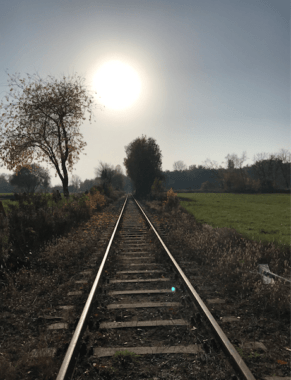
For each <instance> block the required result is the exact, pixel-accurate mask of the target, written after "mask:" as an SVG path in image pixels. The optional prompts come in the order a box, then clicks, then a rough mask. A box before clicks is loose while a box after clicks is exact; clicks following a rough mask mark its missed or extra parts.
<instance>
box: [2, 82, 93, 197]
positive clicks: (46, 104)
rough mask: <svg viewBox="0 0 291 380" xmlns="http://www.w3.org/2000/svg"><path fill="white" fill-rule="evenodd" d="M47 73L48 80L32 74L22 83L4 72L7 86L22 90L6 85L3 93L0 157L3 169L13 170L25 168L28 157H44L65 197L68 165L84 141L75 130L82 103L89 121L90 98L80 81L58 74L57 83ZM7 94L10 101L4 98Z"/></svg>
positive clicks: (74, 158) (76, 157)
mask: <svg viewBox="0 0 291 380" xmlns="http://www.w3.org/2000/svg"><path fill="white" fill-rule="evenodd" d="M8 75H9V74H8ZM27 75H28V77H29V78H30V79H31V76H30V75H29V74H27ZM9 76H10V75H9ZM49 78H51V81H49V80H46V81H44V80H42V79H40V78H39V77H38V78H35V80H34V82H32V83H29V85H26V83H25V79H19V77H16V75H15V76H14V78H12V77H10V86H17V87H19V88H20V89H22V90H23V92H22V95H20V94H19V93H17V94H16V88H15V87H12V88H10V93H9V95H6V96H5V98H6V101H7V102H8V104H6V105H5V106H4V105H3V102H1V104H0V125H1V126H2V128H1V129H0V158H1V159H2V160H3V162H4V165H5V166H6V167H7V168H8V170H13V169H14V170H15V171H16V172H17V173H18V172H19V170H20V169H21V168H22V167H27V168H29V169H30V170H31V164H32V162H33V161H34V160H40V161H46V162H48V163H49V164H50V165H52V166H53V167H54V169H55V170H56V175H55V176H57V175H58V176H59V177H60V179H61V181H62V185H63V191H64V196H65V197H68V196H69V190H68V183H69V178H68V171H72V170H73V165H74V164H75V163H76V162H77V161H78V160H79V154H80V152H81V151H82V150H83V149H84V147H85V146H86V145H87V144H86V143H85V142H83V141H82V137H83V136H82V134H81V133H80V132H79V124H80V120H81V119H82V120H86V118H84V113H85V110H86V108H87V110H88V112H89V113H90V119H89V120H90V121H91V104H92V103H93V101H92V97H90V98H89V96H88V95H87V93H86V90H85V89H84V87H83V86H82V84H81V82H80V80H78V79H77V80H76V81H75V82H72V81H70V80H69V81H66V78H65V76H63V78H62V80H60V81H59V82H58V81H57V80H56V79H55V80H53V79H54V78H52V77H51V76H49ZM78 78H80V77H78ZM9 96H11V97H13V98H14V99H15V100H16V101H13V100H11V101H10V100H9ZM9 101H10V102H9ZM3 110H5V112H4V113H3Z"/></svg>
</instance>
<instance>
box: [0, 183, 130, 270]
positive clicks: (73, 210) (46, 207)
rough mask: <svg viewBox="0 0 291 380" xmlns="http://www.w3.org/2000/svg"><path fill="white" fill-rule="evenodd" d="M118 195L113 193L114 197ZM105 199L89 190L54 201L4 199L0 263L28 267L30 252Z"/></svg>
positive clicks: (88, 214)
mask: <svg viewBox="0 0 291 380" xmlns="http://www.w3.org/2000/svg"><path fill="white" fill-rule="evenodd" d="M122 195H123V193H120V192H119V193H116V194H114V199H116V198H117V197H119V196H122ZM107 199H108V198H106V197H105V196H104V195H102V194H101V193H100V192H99V191H95V190H92V192H91V193H89V194H88V195H87V196H86V195H84V194H78V195H71V196H70V197H69V198H62V200H61V201H59V202H58V203H57V204H56V203H55V202H54V201H53V199H52V196H51V194H46V195H43V194H29V195H26V196H24V195H20V196H19V200H18V201H16V202H8V201H4V207H5V203H6V202H8V210H7V208H6V210H5V212H6V215H7V218H5V219H3V218H1V220H0V248H1V249H0V265H2V268H9V269H10V270H11V269H14V270H16V269H17V268H19V267H21V266H23V265H25V266H29V262H30V254H31V252H32V253H33V254H34V253H35V252H36V251H37V250H38V249H40V248H41V247H43V246H44V245H45V244H46V243H47V242H49V241H51V240H53V239H54V238H55V237H57V236H61V235H63V234H65V233H66V232H68V231H69V230H70V229H71V228H72V227H73V226H76V225H78V224H80V223H81V222H82V221H86V220H88V219H89V218H90V217H91V216H92V215H93V214H94V212H95V211H101V210H102V209H103V208H104V207H105V206H106V205H107V203H108V202H107ZM109 200H110V199H109ZM0 272H1V270H0ZM0 274H1V273H0Z"/></svg>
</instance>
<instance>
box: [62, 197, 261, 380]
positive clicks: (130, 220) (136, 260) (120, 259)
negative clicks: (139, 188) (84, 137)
mask: <svg viewBox="0 0 291 380" xmlns="http://www.w3.org/2000/svg"><path fill="white" fill-rule="evenodd" d="M153 234H154V235H155V236H156V239H158V241H159V242H160V246H161V249H162V253H161V252H160V253H159V255H158V256H157V255H156V254H155V251H156V249H155V248H154V246H153V245H151V244H150V243H152V241H151V240H152V236H153ZM160 235H161V234H159V233H158V232H157V230H156V229H155V227H154V226H153V224H152V223H151V221H150V220H149V218H148V217H147V215H146V214H145V212H144V210H143V209H142V207H141V206H140V205H139V203H138V202H137V201H136V200H135V199H134V198H133V196H131V195H128V196H127V197H126V200H125V202H124V205H123V207H122V210H121V213H120V215H119V218H118V220H117V222H116V224H115V227H114V230H113V233H112V235H111V237H110V239H109V243H108V245H107V248H106V251H105V254H104V257H103V260H102V262H101V265H100V267H99V268H98V272H97V275H96V278H95V280H94V283H93V286H92V288H91V291H90V293H89V296H88V298H87V301H86V303H85V307H84V309H83V312H82V314H81V317H80V319H79V322H78V324H77V327H76V329H75V332H74V334H73V337H72V340H71V342H70V344H69V347H68V349H67V352H66V355H65V357H64V360H63V363H62V365H61V368H60V370H59V373H58V376H57V380H64V379H69V378H70V377H71V376H72V373H73V371H74V368H75V366H76V365H77V364H76V362H77V358H78V351H79V349H80V346H81V341H82V335H83V333H84V331H85V329H86V327H87V324H88V322H89V318H90V315H91V313H92V309H93V308H94V307H96V306H97V305H98V295H100V294H102V296H103V297H104V296H105V297H109V296H110V297H113V298H112V299H114V297H117V298H118V297H121V296H132V297H138V298H137V300H136V298H134V300H135V301H133V302H130V303H121V302H116V301H115V302H113V303H111V304H107V309H108V311H109V313H111V314H110V315H111V316H110V317H109V318H108V322H102V323H100V324H99V323H98V324H97V325H96V330H101V331H102V330H103V329H109V330H110V329H118V330H119V329H126V328H127V329H128V328H130V329H132V330H138V329H139V330H141V328H142V329H143V330H149V329H151V328H152V327H156V326H163V328H169V329H171V328H173V327H182V326H183V327H184V328H186V335H188V336H190V334H189V331H190V330H191V329H192V328H193V326H194V325H197V324H199V323H201V321H203V323H204V324H205V326H207V327H206V328H207V330H209V331H211V332H212V334H213V338H212V339H211V344H212V345H213V346H214V347H216V348H217V347H218V348H219V349H220V348H222V350H223V351H224V353H225V355H226V356H227V358H228V359H229V363H231V365H232V366H233V368H234V370H235V371H236V373H237V374H238V375H239V377H240V378H242V379H247V380H255V378H254V376H253V375H252V373H251V372H250V370H249V368H248V367H247V366H246V364H245V363H244V361H243V359H242V358H241V356H240V355H239V354H238V352H237V351H236V349H235V348H234V346H233V345H232V344H231V343H230V341H229V340H228V338H227V337H226V335H225V334H224V332H223V331H222V329H221V328H220V326H219V324H218V323H217V322H216V320H215V319H214V317H213V316H212V315H211V313H210V311H209V310H208V308H207V307H206V305H205V304H204V302H203V301H202V299H201V298H200V297H199V294H198V293H197V292H196V290H195V289H194V288H193V286H192V284H191V282H190V281H189V280H188V278H187V277H186V275H185V274H184V272H183V271H182V269H181V268H180V267H179V265H178V264H177V262H176V261H175V259H174V257H173V256H172V255H171V253H170V251H169V249H168V248H167V247H166V245H165V243H164V242H163V240H162V237H161V236H160ZM113 242H116V244H117V245H118V247H119V248H118V250H116V249H114V250H113V249H112V246H113ZM112 251H113V252H112ZM109 268H110V269H109ZM112 268H113V269H112ZM106 269H108V270H106ZM108 273H109V274H110V276H108ZM139 285H142V286H141V288H140V289H139ZM128 286H130V288H128ZM112 289H114V290H112ZM149 296H151V297H150V299H151V301H152V300H153V299H154V298H155V297H157V299H156V302H148V297H149ZM161 297H162V299H163V302H161V301H160V299H161ZM173 301H174V302H173ZM176 301H181V302H176ZM169 308H171V310H173V309H174V310H178V311H180V312H178V314H180V315H181V314H182V315H189V313H188V314H187V313H184V312H183V310H186V308H188V310H189V308H190V315H192V317H190V318H189V319H188V320H187V319H186V318H184V319H174V318H172V315H171V316H170V314H169V313H167V312H163V311H164V310H166V311H167V310H169ZM120 310H121V313H122V310H126V314H128V315H129V316H131V317H132V318H131V321H119V320H120V319H121V320H122V319H123V320H124V318H117V314H118V312H120ZM153 310H159V311H161V310H162V312H161V313H160V314H159V313H156V315H164V316H165V317H166V318H156V319H154V320H153V319H149V318H147V316H148V315H153V313H152V311H153ZM141 311H142V314H141ZM150 312H151V313H150ZM135 313H136V315H135ZM194 329H195V327H194ZM96 333H97V331H96ZM180 341H182V339H180V340H178V341H177V342H176V341H172V344H171V345H164V346H161V345H160V344H156V345H153V344H154V343H156V341H154V342H153V343H152V344H151V345H150V346H146V345H145V344H140V345H139V346H136V345H134V346H133V347H127V346H126V347H125V346H124V345H123V343H124V342H122V341H121V342H119V344H118V346H116V347H106V346H104V347H103V346H101V345H98V346H97V347H95V348H94V353H93V355H94V356H96V357H105V356H113V355H114V353H115V352H116V351H121V350H125V349H126V350H129V351H131V352H134V353H136V354H138V355H143V354H151V355H155V354H197V353H198V352H201V351H203V349H204V347H203V345H202V344H197V342H191V341H190V342H189V344H186V345H185V344H184V345H179V342H180ZM206 348H207V347H206Z"/></svg>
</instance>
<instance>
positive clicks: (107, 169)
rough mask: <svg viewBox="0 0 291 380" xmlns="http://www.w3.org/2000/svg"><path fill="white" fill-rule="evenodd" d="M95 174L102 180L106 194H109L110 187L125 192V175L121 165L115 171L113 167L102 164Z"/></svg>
mask: <svg viewBox="0 0 291 380" xmlns="http://www.w3.org/2000/svg"><path fill="white" fill-rule="evenodd" d="M95 174H96V176H98V177H99V178H100V180H101V182H102V185H103V189H104V192H105V194H106V193H109V191H110V186H112V187H113V188H115V189H117V190H123V187H124V175H123V174H122V169H121V166H120V165H117V166H116V167H115V169H114V167H113V166H112V165H110V164H107V163H102V162H100V164H99V167H98V168H96V169H95Z"/></svg>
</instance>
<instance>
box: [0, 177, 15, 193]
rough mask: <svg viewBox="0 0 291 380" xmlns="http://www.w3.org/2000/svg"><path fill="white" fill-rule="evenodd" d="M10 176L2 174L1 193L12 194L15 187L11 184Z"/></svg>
mask: <svg viewBox="0 0 291 380" xmlns="http://www.w3.org/2000/svg"><path fill="white" fill-rule="evenodd" d="M10 177H11V176H10V175H9V174H0V193H12V192H13V191H15V187H14V186H12V185H11V184H10V183H9V179H10Z"/></svg>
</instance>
